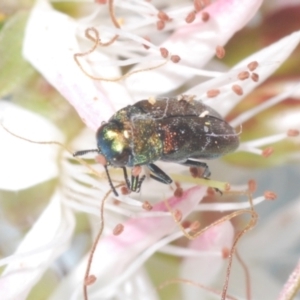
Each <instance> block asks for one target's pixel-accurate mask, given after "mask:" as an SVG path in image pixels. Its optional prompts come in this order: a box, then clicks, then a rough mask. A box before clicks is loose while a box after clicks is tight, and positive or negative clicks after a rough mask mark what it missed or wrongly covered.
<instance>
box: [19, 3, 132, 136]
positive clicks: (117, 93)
mask: <svg viewBox="0 0 300 300" xmlns="http://www.w3.org/2000/svg"><path fill="white" fill-rule="evenodd" d="M78 29H79V25H78V24H77V23H76V22H75V21H74V20H73V19H72V18H71V17H69V16H67V15H65V14H63V13H60V12H58V11H55V10H54V9H52V8H51V6H50V5H49V4H48V3H46V2H45V1H38V3H37V5H36V6H35V7H34V9H33V10H32V12H31V15H30V18H29V20H28V23H27V28H26V34H25V39H24V46H23V54H24V56H25V58H26V59H27V60H28V61H29V62H30V63H31V64H32V65H33V66H34V67H35V68H36V69H37V70H38V71H39V72H41V73H42V75H43V76H44V77H45V78H46V79H47V80H48V81H49V82H50V83H51V84H52V85H53V86H54V87H55V88H56V89H57V90H58V91H59V92H60V93H61V94H62V95H63V96H64V97H66V99H67V100H68V101H69V102H70V103H71V104H72V105H73V106H74V107H75V109H76V110H77V112H78V113H79V115H80V116H81V118H82V119H83V121H84V122H85V123H86V125H87V126H89V127H90V128H92V129H93V130H96V129H98V127H99V126H100V124H101V122H102V121H106V120H107V119H109V117H110V116H111V115H112V114H113V113H114V111H115V109H116V108H120V106H124V104H127V103H129V101H130V98H129V96H128V93H127V91H126V89H124V87H122V85H121V84H120V83H111V82H103V81H101V82H95V81H93V80H92V79H91V78H89V77H88V76H87V75H85V74H84V73H83V72H82V71H81V70H80V68H79V66H78V65H77V64H76V63H75V61H74V58H73V55H74V53H78V52H82V50H81V49H80V48H79V45H78V41H77V39H76V34H77V31H78ZM98 58H99V60H100V61H101V60H109V59H111V58H110V57H107V56H105V55H104V54H101V53H100V52H99V53H98ZM82 61H83V65H84V68H85V69H86V71H87V72H90V69H89V65H88V64H86V63H84V59H82ZM104 75H105V77H114V76H118V75H119V68H113V67H111V68H110V69H109V70H108V68H105V74H104ZM111 98H114V99H116V106H114V104H113V102H111V101H110V99H111Z"/></svg>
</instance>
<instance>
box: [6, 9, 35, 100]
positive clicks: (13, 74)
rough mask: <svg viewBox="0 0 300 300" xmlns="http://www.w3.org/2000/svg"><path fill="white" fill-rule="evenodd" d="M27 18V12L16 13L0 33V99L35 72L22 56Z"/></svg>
mask: <svg viewBox="0 0 300 300" xmlns="http://www.w3.org/2000/svg"><path fill="white" fill-rule="evenodd" d="M28 16H29V13H28V12H27V11H26V12H25V11H19V12H17V13H16V14H15V15H13V16H12V17H11V18H10V19H9V20H8V21H7V22H6V23H5V24H4V26H3V28H2V30H1V31H0V97H3V96H6V95H7V94H9V93H11V91H12V90H14V89H15V88H16V87H17V86H18V85H20V84H22V83H23V82H24V81H26V80H27V79H28V78H29V77H30V76H31V75H32V74H34V72H35V71H34V69H33V68H32V67H31V65H30V64H29V63H28V62H26V61H25V60H24V58H23V56H22V44H23V39H24V33H25V27H26V23H27V19H28ZM37 42H38V41H37Z"/></svg>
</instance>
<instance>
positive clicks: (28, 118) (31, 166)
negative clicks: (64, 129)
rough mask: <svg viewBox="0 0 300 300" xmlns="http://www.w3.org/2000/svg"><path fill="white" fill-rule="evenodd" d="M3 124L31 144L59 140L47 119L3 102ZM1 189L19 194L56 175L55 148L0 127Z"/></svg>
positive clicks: (58, 134) (55, 130) (1, 116)
mask: <svg viewBox="0 0 300 300" xmlns="http://www.w3.org/2000/svg"><path fill="white" fill-rule="evenodd" d="M0 118H1V122H2V124H3V125H4V126H5V128H7V129H8V130H10V131H11V132H12V133H15V134H17V135H19V136H21V137H23V138H27V139H31V140H33V141H45V139H46V140H49V141H51V140H54V141H62V135H61V133H60V132H59V131H58V130H57V128H55V127H54V126H53V125H52V124H51V123H50V122H48V121H47V120H46V119H44V118H42V117H40V116H38V115H36V114H34V113H32V112H29V111H27V110H26V109H23V108H20V107H18V106H16V105H14V104H12V103H8V102H6V101H4V100H1V102H0ZM0 140H1V147H0V166H1V168H0V189H3V190H11V191H18V190H21V189H25V188H28V187H31V186H33V185H36V184H38V183H41V182H43V181H47V180H50V179H52V178H53V177H56V176H57V175H58V167H57V164H56V158H57V157H56V156H57V153H58V151H59V149H58V147H57V146H55V145H37V144H32V143H30V142H28V141H24V140H21V139H19V138H17V137H14V136H12V135H11V134H9V133H8V132H7V131H5V130H4V129H3V128H2V127H0Z"/></svg>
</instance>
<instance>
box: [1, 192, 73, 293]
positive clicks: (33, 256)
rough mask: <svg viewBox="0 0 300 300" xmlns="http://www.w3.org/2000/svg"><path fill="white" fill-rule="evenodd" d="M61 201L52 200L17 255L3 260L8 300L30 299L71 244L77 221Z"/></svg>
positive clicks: (20, 246) (3, 288)
mask: <svg viewBox="0 0 300 300" xmlns="http://www.w3.org/2000/svg"><path fill="white" fill-rule="evenodd" d="M60 198H61V197H60V195H59V194H58V193H57V194H55V195H54V196H53V197H52V199H51V201H50V203H49V205H48V207H47V208H46V209H45V210H44V212H43V213H42V214H41V216H40V217H39V219H38V220H37V221H36V223H35V224H34V226H33V227H32V228H31V229H30V231H29V232H28V233H27V235H26V236H25V238H24V239H23V241H22V242H21V244H20V245H19V247H18V249H17V250H16V252H15V253H14V254H13V255H12V256H11V257H8V258H4V259H2V260H0V265H5V264H7V263H8V265H7V267H6V269H5V270H4V272H3V273H2V275H1V277H0V290H1V294H2V295H5V299H26V298H27V295H28V294H29V292H30V290H31V289H32V287H33V286H34V285H35V284H36V282H37V281H38V280H39V279H40V278H41V276H42V275H43V273H44V272H45V270H46V269H47V268H48V267H49V265H50V264H51V263H52V262H53V261H54V260H55V259H56V258H57V257H58V256H59V255H60V254H61V253H62V252H63V251H64V250H65V249H66V247H67V246H68V245H69V243H70V240H71V237H72V233H73V230H74V226H75V220H74V216H73V213H72V212H71V211H70V210H69V209H68V208H66V207H64V206H62V204H61V199H60Z"/></svg>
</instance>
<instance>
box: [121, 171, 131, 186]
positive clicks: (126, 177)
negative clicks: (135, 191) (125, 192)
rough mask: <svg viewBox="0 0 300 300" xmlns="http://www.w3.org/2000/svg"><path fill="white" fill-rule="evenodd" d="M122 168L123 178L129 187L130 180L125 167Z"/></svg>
mask: <svg viewBox="0 0 300 300" xmlns="http://www.w3.org/2000/svg"><path fill="white" fill-rule="evenodd" d="M122 169H123V174H124V179H125V182H126V185H127V187H128V188H129V189H130V181H129V179H128V174H127V169H126V168H125V167H122Z"/></svg>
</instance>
